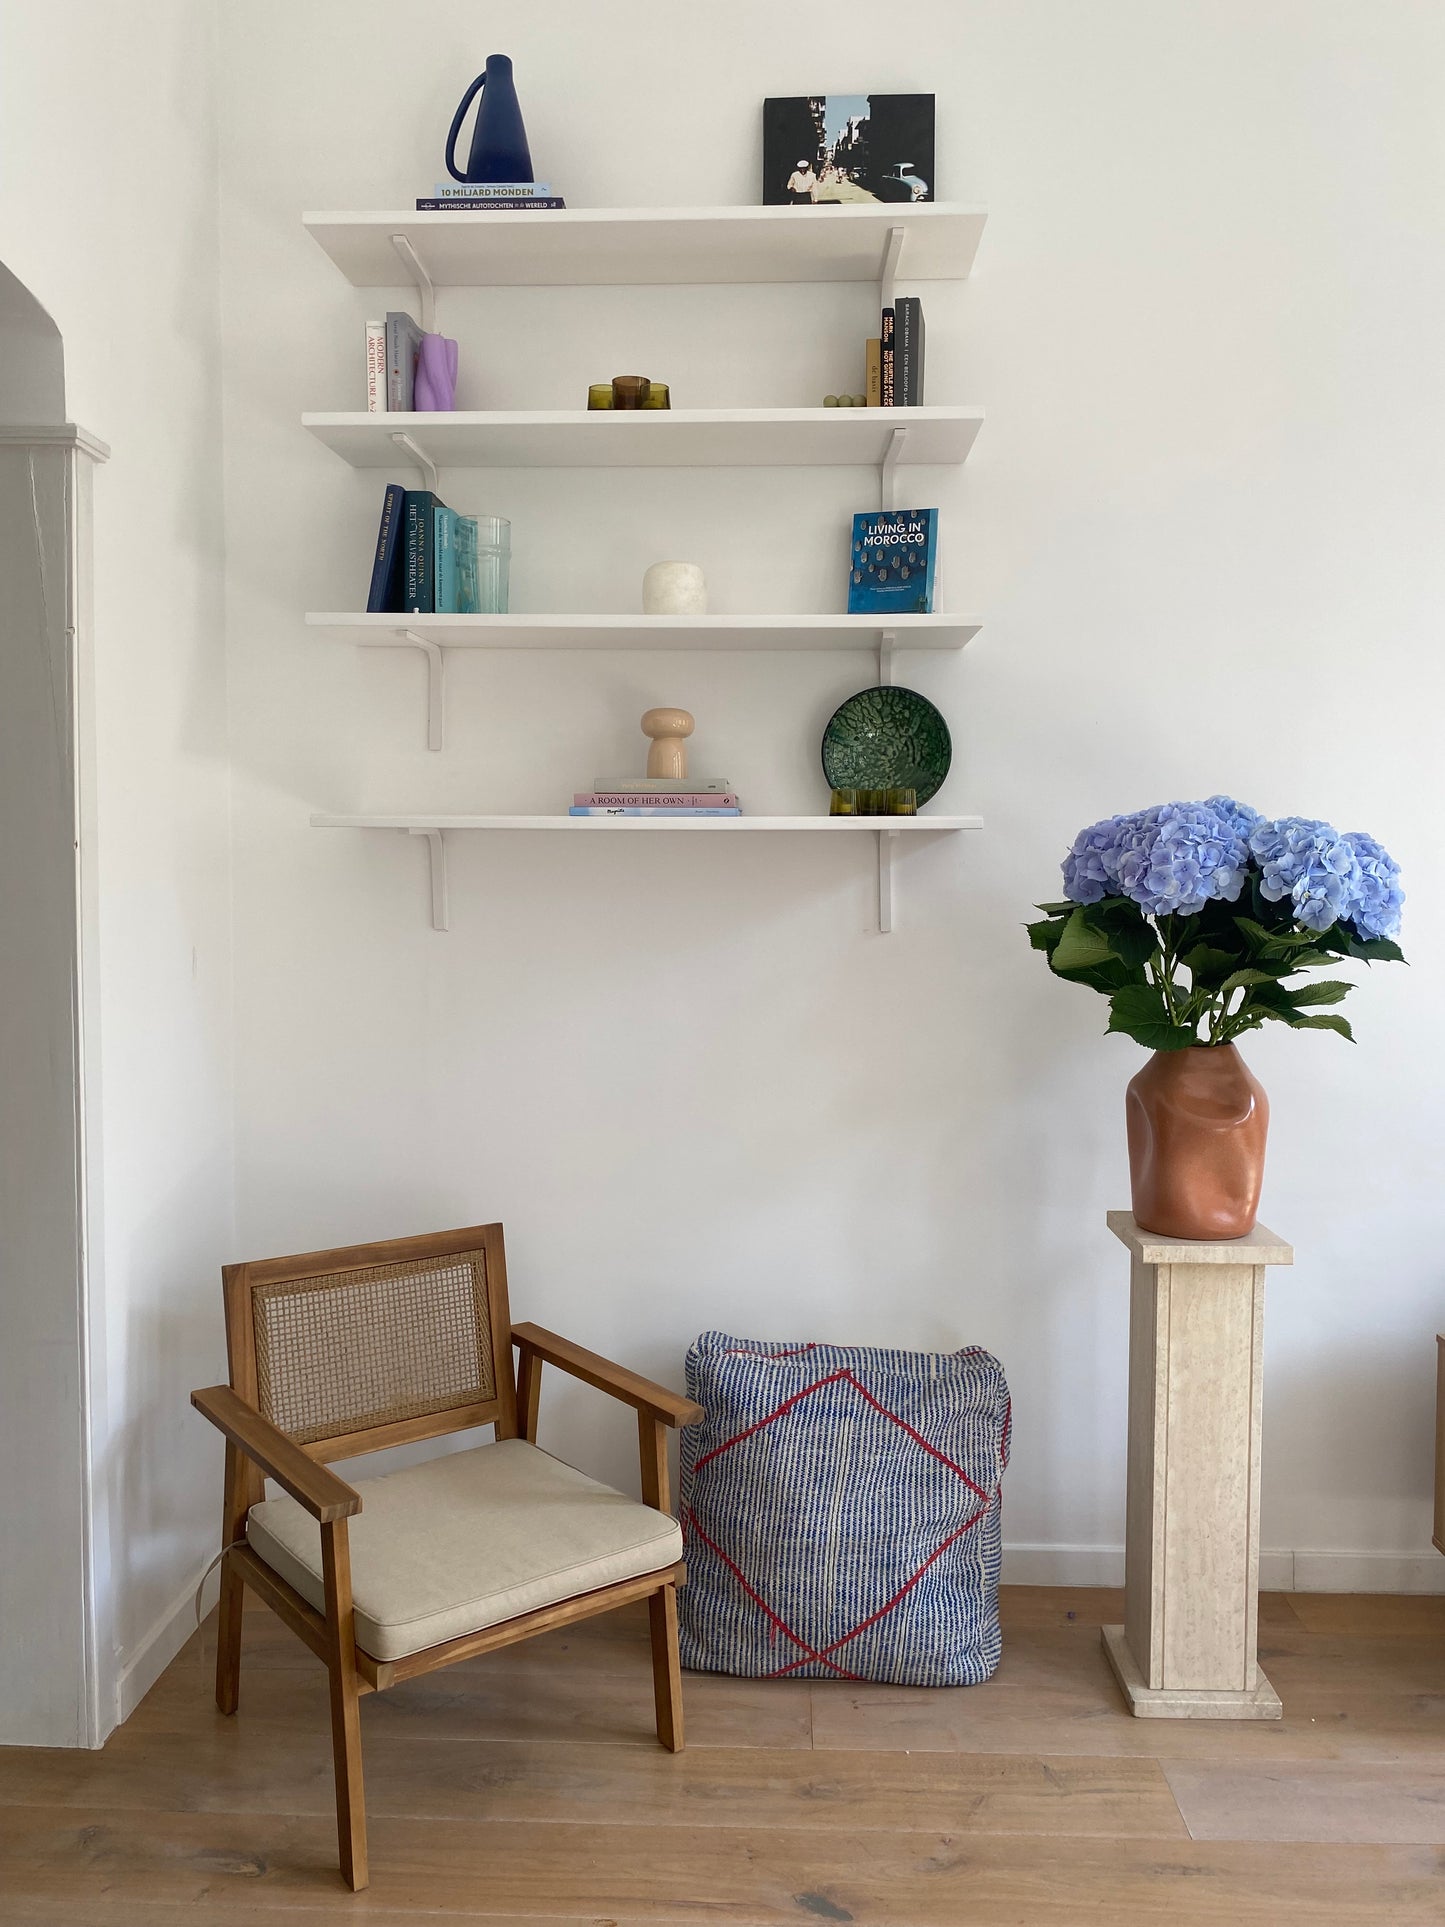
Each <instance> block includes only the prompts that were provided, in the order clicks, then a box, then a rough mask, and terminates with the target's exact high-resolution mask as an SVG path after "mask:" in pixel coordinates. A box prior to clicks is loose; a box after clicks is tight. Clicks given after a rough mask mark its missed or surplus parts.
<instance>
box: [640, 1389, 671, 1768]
mask: <svg viewBox="0 0 1445 1927" xmlns="http://www.w3.org/2000/svg"><path fill="white" fill-rule="evenodd" d="M637 1444H638V1450H639V1455H640V1457H641V1461H642V1503H643V1504H644V1505H650V1506H652V1507H654V1508H655V1509H656V1510H657V1511H658V1512H669V1513H670V1512H671V1510H672V1503H671V1500H670V1498H669V1496H668V1477H667V1429H666V1427H665V1426H664V1425H663V1424H662V1423H661V1422H660V1421H659V1420H658V1419H655V1418H653V1417H652V1416H651V1414H650V1413H647V1412H639V1413H638V1414H637ZM647 1619H648V1624H649V1626H650V1628H651V1631H652V1696H653V1698H654V1700H655V1701H656V1702H657V1737H658V1739H659V1741H660V1742H661V1743H662V1745H663V1746H665V1747H666V1748H667V1750H668V1752H669V1753H681V1751H682V1661H681V1659H680V1658H679V1657H678V1651H677V1587H676V1586H673V1585H667V1586H661V1587H659V1588H658V1590H657V1591H656V1592H655V1593H653V1595H652V1596H651V1598H650V1599H649V1600H648V1602H647Z"/></svg>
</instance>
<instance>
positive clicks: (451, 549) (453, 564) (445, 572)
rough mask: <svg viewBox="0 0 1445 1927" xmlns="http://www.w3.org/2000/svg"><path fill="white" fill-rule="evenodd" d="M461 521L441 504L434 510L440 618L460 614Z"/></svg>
mask: <svg viewBox="0 0 1445 1927" xmlns="http://www.w3.org/2000/svg"><path fill="white" fill-rule="evenodd" d="M459 519H460V518H459V517H458V516H457V515H456V514H454V513H453V511H452V510H451V509H449V508H446V507H444V506H443V504H442V503H440V502H438V503H437V505H436V507H435V508H434V509H433V510H432V553H433V555H434V556H435V576H434V580H435V584H436V587H435V591H434V593H433V596H432V607H433V608H434V609H435V611H436V613H437V614H438V615H439V616H454V615H455V614H456V613H457V544H456V525H457V522H458V520H459Z"/></svg>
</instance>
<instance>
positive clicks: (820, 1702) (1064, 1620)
mask: <svg viewBox="0 0 1445 1927" xmlns="http://www.w3.org/2000/svg"><path fill="white" fill-rule="evenodd" d="M1120 1617H1121V1602H1120V1597H1119V1595H1118V1594H1115V1593H1107V1592H1098V1591H1083V1590H1063V1589H1058V1590H1045V1589H1040V1588H1029V1589H1024V1588H1013V1589H1006V1590H1005V1594H1004V1619H1005V1631H1006V1638H1005V1646H1004V1659H1003V1663H1002V1665H1001V1667H1000V1669H999V1672H998V1674H997V1676H996V1677H995V1678H994V1679H993V1680H991V1681H990V1682H989V1683H988V1684H987V1685H986V1686H980V1687H974V1688H971V1689H966V1690H959V1691H951V1692H944V1691H932V1690H909V1689H904V1688H894V1687H869V1686H855V1685H850V1684H848V1683H846V1682H843V1681H839V1682H817V1683H813V1684H809V1683H807V1682H798V1681H791V1682H786V1683H783V1682H780V1683H777V1684H770V1683H768V1682H758V1681H745V1680H729V1679H720V1678H711V1677H703V1676H693V1675H689V1676H688V1677H687V1680H686V1685H685V1693H686V1701H687V1718H688V1740H689V1747H688V1751H687V1752H686V1753H684V1754H682V1755H679V1756H677V1757H672V1756H669V1755H667V1754H665V1753H663V1752H662V1751H661V1750H660V1749H659V1748H658V1747H657V1745H656V1744H655V1742H654V1740H653V1737H652V1725H651V1722H652V1689H651V1673H650V1669H649V1666H648V1661H647V1649H646V1620H645V1616H644V1615H643V1614H642V1613H641V1612H640V1611H638V1612H630V1611H629V1612H626V1613H618V1614H614V1615H613V1616H612V1618H611V1619H609V1620H594V1621H592V1622H591V1623H590V1624H585V1625H583V1626H581V1627H577V1628H571V1629H568V1630H566V1631H564V1632H561V1633H555V1634H550V1635H548V1636H547V1637H545V1638H543V1639H539V1640H536V1641H533V1642H532V1644H531V1645H529V1646H525V1647H514V1648H510V1649H508V1650H507V1651H505V1652H502V1653H497V1654H492V1655H490V1656H488V1657H487V1658H485V1659H480V1660H474V1661H472V1662H470V1663H469V1664H467V1665H465V1666H459V1667H456V1668H454V1669H453V1670H452V1671H451V1672H449V1673H441V1674H434V1675H432V1676H431V1677H429V1678H426V1679H421V1680H416V1681H414V1682H412V1683H410V1684H408V1685H406V1686H402V1687H398V1688H396V1689H394V1690H393V1691H392V1692H390V1693H386V1694H382V1695H377V1696H374V1697H369V1698H367V1699H365V1700H363V1702H362V1731H363V1741H364V1746H365V1753H366V1779H367V1802H368V1807H369V1810H370V1815H371V1865H372V1884H371V1887H370V1889H369V1890H368V1891H367V1892H366V1893H364V1894H361V1895H356V1896H350V1895H348V1894H347V1893H346V1892H345V1890H344V1889H343V1888H342V1887H341V1884H340V1881H339V1878H338V1876H337V1874H336V1871H335V1849H336V1840H335V1832H334V1827H333V1821H332V1805H331V1798H332V1796H331V1762H330V1754H329V1722H328V1718H327V1699H326V1684H325V1675H324V1673H323V1672H322V1670H321V1667H320V1666H319V1665H318V1663H317V1662H316V1661H315V1660H314V1659H313V1658H312V1657H311V1655H310V1654H309V1653H308V1652H307V1651H306V1650H305V1649H304V1648H303V1647H302V1646H301V1645H300V1644H299V1643H298V1642H296V1641H295V1640H294V1639H292V1638H291V1637H290V1635H288V1634H286V1633H285V1632H284V1631H283V1629H282V1628H281V1627H280V1626H279V1624H278V1623H277V1622H276V1621H275V1620H274V1619H272V1618H271V1616H270V1615H269V1614H268V1613H267V1612H266V1610H265V1608H264V1607H260V1606H258V1605H256V1604H255V1603H254V1602H249V1603H248V1609H247V1631H246V1653H245V1661H244V1665H243V1670H242V1690H241V1711H240V1714H239V1715H238V1716H237V1718H235V1719H232V1720H228V1719H224V1718H222V1716H221V1715H220V1714H219V1713H218V1712H217V1711H216V1709H215V1706H214V1703H213V1701H212V1698H211V1682H210V1656H211V1639H212V1629H211V1627H210V1626H207V1627H206V1628H205V1629H204V1630H203V1631H202V1632H201V1633H200V1634H198V1635H197V1637H196V1638H195V1639H194V1640H193V1641H192V1642H191V1644H190V1646H189V1647H188V1648H187V1649H186V1651H185V1652H183V1653H182V1654H181V1656H180V1657H179V1658H178V1659H177V1660H176V1662H175V1663H174V1665H173V1666H171V1668H170V1669H169V1671H168V1672H167V1673H166V1674H165V1675H164V1676H163V1677H162V1679H160V1680H159V1681H158V1682H157V1684H156V1686H155V1688H154V1690H153V1691H152V1692H151V1693H150V1695H149V1696H148V1697H147V1699H146V1700H145V1702H144V1704H143V1705H142V1706H141V1707H140V1708H139V1709H138V1710H137V1712H136V1713H135V1715H134V1716H133V1717H132V1719H131V1720H130V1721H129V1723H128V1724H127V1725H126V1726H125V1727H124V1728H123V1729H122V1730H121V1731H120V1732H118V1733H116V1734H114V1735H113V1736H112V1738H111V1740H110V1742H109V1744H108V1745H107V1746H106V1747H105V1748H104V1750H103V1751H101V1752H99V1753H77V1752H38V1751H31V1750H25V1749H18V1748H11V1749H0V1921H3V1922H4V1923H6V1927H18V1924H20V1923H31V1922H33V1923H37V1924H38V1923H40V1922H44V1923H47V1927H55V1923H64V1924H65V1927H170V1924H171V1923H174V1927H181V1924H182V1923H186V1927H232V1923H236V1924H237V1927H239V1923H243V1922H244V1923H248V1924H249V1923H260V1924H261V1927H332V1924H333V1923H338V1922H343V1921H365V1922H366V1923H367V1927H417V1923H419V1922H420V1921H422V1920H423V1919H425V1920H430V1921H433V1922H436V1921H440V1922H443V1923H463V1922H471V1921H475V1922H486V1923H487V1924H488V1927H522V1924H523V1923H525V1927H579V1923H582V1924H594V1927H602V1924H603V1923H606V1927H641V1924H642V1923H648V1927H701V1923H719V1922H722V1923H732V1922H738V1923H747V1924H749V1927H775V1923H779V1922H793V1923H799V1922H802V1923H816V1922H819V1921H855V1922H858V1923H860V1924H861V1927H962V1924H963V1923H967V1924H968V1927H1080V1923H1083V1922H1088V1921H1095V1920H1104V1921H1107V1922H1109V1923H1110V1927H1114V1924H1115V1923H1122V1924H1123V1927H1128V1924H1129V1923H1136V1924H1142V1923H1151V1924H1152V1923H1160V1924H1161V1927H1162V1923H1164V1922H1166V1921H1167V1922H1169V1923H1170V1927H1206V1923H1208V1927H1294V1924H1295V1923H1299V1927H1305V1923H1308V1924H1309V1927H1366V1924H1367V1923H1374V1922H1380V1923H1383V1922H1389V1923H1391V1927H1426V1924H1427V1923H1428V1924H1429V1927H1440V1923H1441V1922H1442V1921H1445V1598H1411V1599H1359V1598H1339V1597H1325V1596H1321V1595H1294V1596H1291V1597H1284V1596H1280V1595H1276V1596H1273V1597H1270V1598H1267V1599H1266V1600H1265V1601H1264V1602H1263V1603H1262V1610H1261V1628H1260V1645H1261V1658H1262V1660H1263V1662H1264V1665H1265V1667H1266V1669H1267V1670H1268V1672H1269V1676H1270V1678H1271V1679H1272V1680H1273V1682H1274V1684H1275V1685H1276V1687H1278V1689H1279V1691H1280V1694H1281V1696H1282V1697H1283V1700H1284V1704H1285V1717H1284V1719H1283V1720H1281V1721H1279V1722H1277V1723H1267V1722H1241V1723H1239V1724H1232V1723H1228V1722H1218V1723H1214V1722H1200V1723H1194V1722H1187V1721H1180V1722H1177V1723H1174V1722H1167V1721H1156V1720H1134V1719H1132V1718H1130V1716H1129V1715H1128V1714H1127V1713H1126V1712H1125V1711H1124V1709H1123V1706H1122V1703H1121V1702H1120V1699H1119V1697H1118V1693H1117V1691H1116V1689H1115V1687H1114V1684H1113V1681H1112V1678H1111V1675H1110V1674H1109V1671H1108V1668H1107V1666H1106V1664H1105V1661H1104V1658H1103V1654H1102V1652H1101V1650H1100V1647H1099V1633H1098V1628H1099V1626H1100V1624H1101V1623H1102V1622H1105V1621H1110V1620H1118V1619H1119V1618H1120Z"/></svg>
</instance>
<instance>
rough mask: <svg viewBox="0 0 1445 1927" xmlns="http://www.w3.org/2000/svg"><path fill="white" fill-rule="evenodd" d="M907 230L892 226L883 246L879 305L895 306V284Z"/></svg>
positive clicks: (885, 306)
mask: <svg viewBox="0 0 1445 1927" xmlns="http://www.w3.org/2000/svg"><path fill="white" fill-rule="evenodd" d="M905 234H906V230H905V229H903V228H901V227H891V228H889V230H888V239H887V241H886V242H885V243H884V247H883V260H882V264H881V265H880V267H879V269H878V306H879V307H880V308H891V307H892V306H893V284H894V282H895V281H896V280H897V279H898V268H899V264H900V262H901V261H902V259H903V242H904V238H905Z"/></svg>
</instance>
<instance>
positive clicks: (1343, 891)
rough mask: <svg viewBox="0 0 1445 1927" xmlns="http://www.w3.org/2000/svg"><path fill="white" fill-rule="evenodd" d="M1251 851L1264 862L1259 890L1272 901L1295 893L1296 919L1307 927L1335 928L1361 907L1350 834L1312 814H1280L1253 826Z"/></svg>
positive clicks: (1257, 858)
mask: <svg viewBox="0 0 1445 1927" xmlns="http://www.w3.org/2000/svg"><path fill="white" fill-rule="evenodd" d="M1249 849H1250V854H1251V855H1252V856H1253V857H1254V859H1255V861H1256V862H1257V863H1258V865H1259V870H1260V880H1259V889H1260V895H1261V896H1263V897H1265V898H1267V899H1268V900H1269V902H1271V903H1279V902H1281V901H1282V900H1283V899H1284V898H1285V897H1288V898H1289V899H1290V907H1291V911H1292V913H1293V916H1294V920H1295V922H1296V923H1297V924H1299V925H1300V926H1301V927H1302V928H1303V929H1305V930H1330V929H1332V928H1333V927H1334V925H1335V924H1337V923H1338V922H1340V920H1341V919H1342V918H1348V917H1349V916H1350V915H1351V913H1352V912H1353V911H1354V909H1355V908H1356V905H1357V903H1358V901H1359V891H1360V865H1359V861H1358V859H1357V858H1356V856H1355V852H1354V848H1353V846H1352V844H1351V843H1350V840H1349V838H1348V837H1343V836H1341V835H1340V833H1339V831H1338V830H1337V829H1335V828H1334V827H1333V825H1332V824H1329V823H1321V822H1319V821H1318V820H1317V819H1315V818H1314V817H1309V816H1278V817H1274V818H1272V819H1271V820H1270V821H1268V822H1261V823H1257V824H1256V825H1255V827H1254V829H1253V830H1252V831H1251V832H1250V838H1249Z"/></svg>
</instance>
